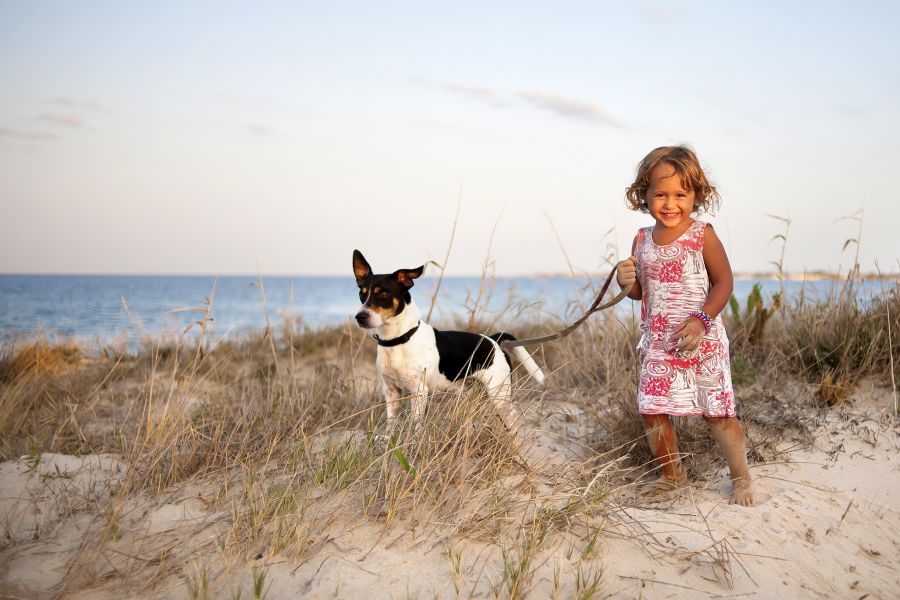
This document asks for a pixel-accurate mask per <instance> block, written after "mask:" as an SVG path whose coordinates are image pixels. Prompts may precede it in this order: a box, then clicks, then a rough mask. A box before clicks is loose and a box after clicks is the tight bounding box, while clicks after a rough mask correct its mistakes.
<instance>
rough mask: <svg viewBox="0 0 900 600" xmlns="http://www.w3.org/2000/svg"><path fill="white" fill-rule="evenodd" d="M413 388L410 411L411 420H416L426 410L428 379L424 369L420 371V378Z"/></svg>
mask: <svg viewBox="0 0 900 600" xmlns="http://www.w3.org/2000/svg"><path fill="white" fill-rule="evenodd" d="M415 390H416V391H415V392H414V393H413V397H412V411H413V421H415V422H418V421H419V419H421V418H422V417H424V416H425V411H427V410H428V380H427V379H426V377H425V372H424V371H423V372H422V378H421V379H420V380H419V381H418V382H417V384H416V387H415Z"/></svg>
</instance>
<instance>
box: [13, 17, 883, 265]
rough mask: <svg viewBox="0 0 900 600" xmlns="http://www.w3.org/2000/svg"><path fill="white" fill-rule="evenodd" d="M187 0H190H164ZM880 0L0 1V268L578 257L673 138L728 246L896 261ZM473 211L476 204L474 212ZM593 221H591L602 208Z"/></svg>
mask: <svg viewBox="0 0 900 600" xmlns="http://www.w3.org/2000/svg"><path fill="white" fill-rule="evenodd" d="M185 4H189V6H183V5H185ZM898 40H900V4H898V3H896V2H855V3H850V2H840V3H832V2H791V3H782V2H758V3H738V2H671V3H670V2H656V3H643V4H641V3H612V2H610V3H606V2H567V3H559V2H554V3H551V2H546V3H527V2H514V3H485V2H455V3H442V4H441V5H438V4H437V3H422V2H417V3H414V2H387V3H374V2H327V3H326V2H321V3H301V2H283V3H274V2H269V3H265V4H264V3H251V2H244V3H236V2H226V3H223V2H207V3H200V2H194V3H182V2H173V3H169V2H156V3H148V4H144V5H143V6H139V5H136V3H120V2H82V3H72V2H27V3H14V2H11V1H9V2H0V81H2V87H0V208H2V214H3V219H2V220H0V272H82V273H83V272H97V273H101V272H117V273H130V272H140V273H154V272H162V273H218V274H225V273H246V272H254V271H255V270H256V264H257V261H258V263H259V265H260V267H261V269H262V270H263V272H266V273H286V274H345V273H349V269H350V255H351V251H352V250H353V249H354V248H359V249H361V250H362V251H363V252H364V253H365V254H366V256H367V257H368V258H370V260H371V262H372V264H373V266H374V267H375V268H376V269H377V270H389V269H394V268H397V267H401V266H405V267H409V266H415V265H417V264H421V263H423V262H425V261H426V260H429V259H436V260H439V261H440V260H442V259H443V256H444V253H445V252H446V247H447V242H448V239H449V235H450V230H451V226H452V221H453V216H454V214H455V211H456V205H457V199H458V198H459V197H460V191H461V198H462V206H461V215H460V218H459V222H458V224H457V231H456V241H455V243H454V249H453V253H452V255H451V258H450V261H449V264H448V273H449V274H455V275H464V274H473V273H478V272H480V269H481V266H482V263H483V261H484V258H485V255H486V251H487V248H488V243H489V240H490V234H491V230H492V228H493V227H494V225H495V223H497V229H496V235H495V236H494V238H493V245H492V250H491V258H492V259H493V260H494V261H495V265H496V269H497V272H498V273H499V274H529V273H535V272H557V271H564V270H566V269H567V265H566V262H565V258H564V256H563V254H562V252H561V250H560V247H559V244H558V243H557V241H556V237H555V235H554V233H553V230H552V228H551V226H550V224H549V221H548V218H547V215H549V217H550V218H552V220H553V222H554V223H555V226H556V229H557V231H558V232H559V235H560V237H561V238H562V239H563V242H564V244H565V247H566V250H567V252H568V254H569V257H570V258H571V260H572V262H573V264H574V265H575V266H576V267H577V268H579V269H585V270H590V271H595V270H598V269H600V268H602V266H603V257H604V256H605V255H606V254H607V253H608V252H609V244H614V245H617V247H618V250H619V253H620V254H622V255H626V254H627V252H628V249H629V247H630V242H631V238H632V237H633V235H634V232H635V231H636V229H637V228H638V227H640V226H642V225H648V224H650V223H651V221H649V217H647V216H645V215H639V214H635V213H631V212H630V211H628V210H626V208H625V205H624V200H623V191H624V189H625V187H626V186H627V185H628V184H629V183H630V182H631V180H632V177H633V175H634V169H635V166H636V165H637V163H638V162H639V161H640V159H641V158H642V157H643V156H644V155H645V154H646V153H647V152H648V151H649V150H651V149H652V148H654V147H655V146H659V145H665V144H672V143H689V144H691V145H692V146H693V147H694V148H695V150H696V151H697V153H698V155H699V156H700V158H701V161H702V162H703V164H704V166H705V167H706V168H707V172H708V175H709V176H710V177H711V178H712V179H713V180H714V181H715V182H716V183H717V184H718V185H719V188H720V191H721V193H722V197H723V205H722V209H721V210H720V212H719V214H718V215H716V216H715V217H712V218H710V219H709V220H710V221H711V222H712V223H713V224H714V225H715V226H716V227H717V229H718V230H719V232H720V235H721V237H722V238H723V240H724V241H725V245H726V249H727V250H728V251H729V257H730V259H731V262H732V265H733V267H734V268H735V269H737V270H757V269H766V270H767V269H770V268H771V266H770V265H769V264H768V262H769V261H770V260H772V259H775V258H777V255H778V251H779V248H778V245H777V244H770V243H769V241H770V239H771V238H772V236H773V235H775V234H776V233H779V232H780V228H781V226H780V224H779V223H777V222H776V221H774V220H772V219H770V218H768V217H766V216H765V215H766V213H777V214H780V215H783V216H786V217H790V218H791V219H792V221H793V222H792V225H791V232H790V236H789V241H788V247H787V253H786V268H787V269H789V270H793V271H801V270H803V269H804V268H806V269H820V268H830V269H835V268H838V267H843V268H844V269H846V268H848V267H849V266H850V265H851V263H852V260H853V251H854V248H853V247H852V246H851V247H850V248H848V249H847V250H846V251H843V252H842V246H843V244H844V241H845V240H846V239H847V238H848V237H854V236H855V235H856V224H855V223H853V222H851V221H847V220H840V219H841V217H844V216H846V215H850V214H853V213H855V212H856V211H858V210H859V209H865V213H864V214H865V217H864V227H863V236H862V247H861V262H862V268H863V269H864V270H874V269H875V261H876V260H877V261H878V262H879V264H880V266H881V268H882V270H892V271H896V270H897V269H898V265H897V258H898V254H900V252H898V249H900V242H898V241H897V235H896V233H895V232H894V229H893V226H894V224H895V223H894V222H893V221H890V218H891V217H892V216H893V214H894V210H893V207H894V206H895V205H896V204H897V191H896V189H895V188H894V187H893V185H892V183H893V181H892V174H893V173H894V172H895V171H896V170H897V167H896V165H898V164H900V111H898V108H897V107H898V106H900V41H898ZM498 219H499V222H498ZM611 228H614V234H611V235H606V233H607V231H609V230H610V229H611Z"/></svg>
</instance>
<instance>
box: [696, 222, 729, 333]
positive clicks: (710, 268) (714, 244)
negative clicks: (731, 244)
mask: <svg viewBox="0 0 900 600" xmlns="http://www.w3.org/2000/svg"><path fill="white" fill-rule="evenodd" d="M703 261H704V262H705V263H706V272H707V274H708V275H709V294H708V295H707V296H706V303H704V305H703V310H704V311H705V312H706V313H708V314H709V316H711V317H712V318H713V319H715V318H716V316H717V315H718V314H719V313H720V312H722V310H723V309H724V308H725V305H726V304H728V299H729V298H731V292H732V291H733V290H734V275H733V274H732V272H731V265H730V264H728V255H726V254H725V247H724V246H723V245H722V242H721V240H719V236H718V235H716V232H715V230H714V229H713V228H712V225H709V224H707V225H706V231H705V232H704V242H703Z"/></svg>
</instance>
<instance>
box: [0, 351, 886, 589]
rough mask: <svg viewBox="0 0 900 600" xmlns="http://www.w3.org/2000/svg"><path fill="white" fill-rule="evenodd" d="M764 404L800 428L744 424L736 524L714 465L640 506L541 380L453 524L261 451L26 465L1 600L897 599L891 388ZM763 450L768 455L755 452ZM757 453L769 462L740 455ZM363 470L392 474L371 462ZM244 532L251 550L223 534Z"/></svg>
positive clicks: (208, 392) (619, 469)
mask: <svg viewBox="0 0 900 600" xmlns="http://www.w3.org/2000/svg"><path fill="white" fill-rule="evenodd" d="M336 356H337V354H335V353H333V352H328V351H323V352H320V353H318V354H313V355H310V356H307V357H306V358H304V359H303V360H302V361H300V362H299V363H298V364H297V365H296V366H297V369H296V372H297V373H300V374H302V375H300V377H301V378H302V377H312V378H315V377H317V376H320V375H321V373H322V372H323V369H327V368H337V367H336V365H337V364H339V363H340V361H339V360H337V358H336ZM356 368H357V371H356V375H357V377H358V378H359V382H360V384H361V385H362V386H364V387H365V386H370V385H371V384H372V375H373V373H372V369H371V365H370V364H367V363H366V362H365V361H360V362H359V363H357V367H356ZM121 385H126V386H127V385H131V384H129V383H128V382H125V383H122V384H121ZM301 385H304V383H303V382H302V379H301ZM181 391H185V390H181ZM219 392H220V390H218V389H216V388H215V387H214V386H212V385H208V386H206V387H205V388H203V389H201V388H200V387H198V386H196V385H194V386H192V387H191V394H181V393H180V392H179V391H177V390H176V391H175V392H174V393H171V394H168V395H164V396H161V398H164V399H165V402H163V403H162V404H160V406H159V407H157V409H155V410H151V412H150V413H148V414H147V415H146V416H147V417H148V418H150V419H151V420H153V421H154V422H155V423H156V425H157V426H162V425H163V424H165V423H166V422H167V420H168V421H172V420H179V419H181V421H180V422H181V423H182V424H184V423H190V422H191V421H190V420H191V419H192V418H196V415H198V414H200V413H202V412H203V411H204V410H206V409H207V408H208V407H209V405H210V403H212V402H216V401H217V400H216V398H217V394H218V393H219ZM739 392H741V390H740V389H739ZM743 393H744V395H745V396H746V395H752V394H759V390H758V389H756V388H753V389H751V390H743ZM767 393H768V397H769V399H770V400H771V401H772V402H777V403H780V405H781V407H782V409H781V410H785V411H787V412H783V413H780V414H782V417H783V415H785V414H790V415H792V417H791V419H793V422H799V421H802V422H804V423H807V424H808V428H807V430H806V431H797V430H794V429H792V428H791V425H790V422H789V421H791V420H790V419H783V422H782V423H781V428H780V429H778V428H776V429H775V430H773V428H772V427H771V426H768V424H767V423H766V420H767V419H771V418H772V417H773V415H774V414H775V413H773V412H766V411H755V412H754V414H753V415H751V416H750V417H749V418H746V419H745V426H746V428H747V432H748V445H749V446H750V448H751V458H752V459H754V460H753V461H752V462H751V468H752V473H753V475H754V477H755V481H756V495H757V506H755V507H753V508H744V507H738V506H729V505H728V503H727V494H728V491H729V485H730V483H729V478H728V475H727V469H725V468H723V466H722V465H721V464H717V463H716V458H715V456H714V455H713V456H710V455H706V456H698V457H694V462H689V463H688V464H689V466H690V468H691V472H692V478H691V480H690V482H689V485H687V486H686V487H684V488H682V489H680V490H677V491H675V492H672V493H671V494H670V495H668V496H666V497H664V498H663V499H661V500H658V501H648V500H647V499H646V498H643V497H642V496H641V495H640V494H639V493H637V490H638V488H639V484H640V474H637V475H636V472H635V469H634V468H633V466H632V467H631V468H625V465H626V463H627V456H624V455H622V454H621V453H618V454H617V455H616V456H617V457H615V458H614V457H613V455H612V454H609V453H606V454H604V453H602V452H600V451H599V450H598V448H601V447H602V445H603V444H602V443H600V442H599V441H600V440H602V438H603V437H604V436H605V435H607V434H605V433H604V426H603V420H604V418H606V417H607V416H609V415H610V414H611V413H610V411H613V410H615V406H614V405H609V406H608V407H607V408H600V405H599V404H598V403H597V401H596V400H594V401H586V400H585V399H583V398H579V397H578V394H577V393H573V391H572V390H569V389H566V388H562V387H556V386H554V385H553V383H552V381H551V383H550V384H549V385H548V388H547V389H546V390H544V391H542V392H541V393H540V394H535V393H531V394H530V395H529V394H523V395H525V396H526V397H527V399H526V400H525V401H524V403H523V405H522V407H523V412H524V414H525V419H526V425H525V426H524V428H523V433H522V435H521V436H520V437H519V439H518V440H517V443H518V444H519V445H518V446H517V448H518V453H519V458H518V459H516V460H515V461H513V462H511V463H510V464H509V465H508V466H507V467H504V469H503V470H502V472H500V473H499V475H498V477H497V478H496V480H492V485H490V486H484V487H482V488H481V489H479V486H477V485H473V481H475V480H472V479H467V478H462V479H461V480H459V481H457V480H454V483H453V485H452V486H450V488H448V489H447V490H446V491H445V493H446V494H451V493H452V494H454V495H456V494H458V495H460V496H462V497H463V499H462V500H460V502H459V504H458V510H453V511H442V510H441V509H440V505H441V502H442V500H441V499H440V498H432V499H431V500H430V502H431V503H432V506H430V507H427V506H424V507H423V506H419V507H413V509H412V510H411V511H409V512H407V511H404V510H396V511H395V510H391V509H387V508H384V506H381V507H380V506H379V503H378V501H377V500H376V501H374V502H373V501H368V502H366V501H364V502H363V503H362V504H360V502H359V499H358V498H355V497H354V494H353V488H352V486H351V487H347V488H344V489H337V488H336V487H335V486H333V485H331V483H333V482H331V483H329V481H328V478H327V477H322V478H319V479H318V483H317V482H316V477H313V478H311V479H304V480H303V482H302V483H300V484H299V485H298V486H296V487H293V483H292V482H295V481H298V480H297V479H296V477H297V471H296V469H297V468H298V467H297V466H296V464H291V463H290V462H289V461H288V460H287V459H285V456H288V454H278V453H277V452H275V449H274V448H273V449H272V451H273V459H272V460H270V461H267V462H265V463H263V464H260V465H258V467H257V468H255V469H254V470H253V474H252V477H253V479H254V480H253V482H252V483H251V482H248V475H247V471H246V470H243V471H242V470H241V465H237V464H235V465H226V466H225V467H223V468H219V469H215V470H211V471H210V472H209V473H203V472H198V473H196V474H194V475H192V476H190V477H187V478H185V480H184V481H182V482H180V483H178V484H176V485H170V486H165V487H162V488H158V489H152V488H149V487H143V488H135V487H134V486H133V484H128V483H127V482H128V481H129V477H130V475H132V474H131V473H130V470H132V469H135V468H136V466H135V464H134V462H130V461H129V459H128V458H126V457H124V456H122V455H119V454H116V453H105V454H87V455H82V456H74V455H70V454H62V453H50V452H44V453H33V454H30V455H26V456H22V457H21V458H18V459H13V460H8V461H6V462H4V463H2V465H0V519H2V524H3V528H4V541H3V545H2V551H0V581H2V584H0V585H2V587H0V594H2V597H4V598H79V599H88V598H91V599H106V598H110V599H111V598H207V597H208V598H238V597H241V598H252V597H266V598H270V599H281V598H297V597H306V598H364V597H365V598H398V597H419V598H424V597H429V598H431V597H437V598H453V597H464V598H468V597H473V598H494V597H502V598H507V597H512V598H516V597H529V598H548V597H558V598H570V597H579V598H591V597H593V598H637V597H643V598H718V597H751V598H776V597H777V598H819V597H842V598H891V597H893V596H894V594H895V592H896V590H897V589H898V587H900V561H898V556H900V553H898V544H900V512H898V511H900V507H898V505H897V502H896V500H895V498H896V497H897V494H898V493H900V478H898V476H897V475H898V473H897V471H898V465H900V456H898V452H900V429H898V427H897V425H896V423H895V421H893V420H892V418H891V411H892V410H893V405H892V402H893V400H892V393H891V390H890V389H889V388H887V387H885V386H884V385H883V384H879V383H877V382H874V381H871V380H870V381H866V382H863V383H861V384H860V385H858V386H856V388H855V389H854V391H853V393H852V395H851V396H850V397H849V398H847V399H846V401H844V402H843V403H842V404H840V405H839V406H835V407H826V408H823V407H821V406H819V405H817V404H816V403H815V399H814V393H815V388H814V386H810V385H805V384H799V383H796V384H792V385H787V386H784V388H783V389H776V390H768V392H767ZM739 395H740V394H739ZM601 404H602V402H601ZM97 408H98V411H97V413H96V416H97V420H98V422H97V423H93V424H92V423H88V422H83V423H82V426H83V427H85V428H90V427H101V428H102V423H99V421H102V415H103V414H104V412H105V411H103V410H100V409H99V407H97ZM776 412H777V411H776ZM259 426H260V427H265V424H264V423H260V424H259ZM773 431H779V435H778V438H779V439H778V441H777V443H775V444H771V443H769V442H765V440H764V438H766V436H771V435H772V432H773ZM365 438H366V432H365V430H361V429H354V428H352V427H348V428H339V429H331V430H328V431H327V432H323V433H321V434H319V435H318V436H317V437H316V438H315V439H311V440H307V442H306V444H305V446H304V447H305V448H306V450H305V452H310V453H312V454H315V453H316V452H326V453H327V452H328V451H329V449H333V448H336V447H339V446H338V444H349V445H348V446H346V447H350V445H352V444H354V443H365ZM764 442H765V443H764ZM637 443H638V444H640V443H642V442H641V440H637ZM767 444H768V445H767ZM376 446H377V444H376ZM762 446H766V448H768V449H767V450H766V451H765V452H756V451H755V450H754V448H757V447H762ZM341 447H344V446H341ZM281 450H284V449H283V448H282V449H281ZM375 452H376V454H377V453H378V452H380V453H381V454H382V455H383V456H388V457H390V455H391V452H390V448H388V447H385V446H383V447H381V448H380V449H379V448H377V447H376V449H375ZM276 455H277V456H278V458H275V456H276ZM623 456H624V457H623ZM307 460H308V462H309V463H310V464H315V463H316V459H314V458H312V457H309V458H308V459H307ZM645 470H646V469H645ZM418 477H425V474H424V473H420V474H418ZM129 485H131V487H132V489H131V490H129V491H128V493H124V490H125V487H127V486H129ZM338 487H339V486H338ZM276 488H278V489H286V490H292V492H291V493H294V494H296V495H297V496H298V498H296V502H293V501H291V502H287V503H286V504H284V505H283V506H281V508H280V509H279V511H280V512H279V511H276V513H277V514H276V513H271V512H270V513H266V514H267V515H268V516H265V517H264V516H263V513H264V512H265V511H262V510H261V511H260V512H257V513H256V516H257V517H259V518H260V520H259V521H258V522H256V523H249V524H248V523H246V522H245V521H246V519H247V518H248V515H251V516H252V511H249V512H248V511H247V509H248V507H249V506H250V505H252V504H253V503H254V502H257V501H259V502H261V501H262V498H263V497H265V495H266V494H271V492H272V490H273V489H276ZM238 489H240V491H239V492H238V491H237V490H238ZM255 490H260V491H258V492H257V491H255ZM261 490H265V491H261ZM257 493H259V494H260V495H259V496H257V495H256V494H257ZM301 496H302V499H301V498H300V497H301ZM348 508H349V510H348ZM278 514H280V515H282V516H286V517H292V518H288V519H286V520H284V521H282V525H281V526H284V527H292V528H294V531H292V532H291V534H290V535H286V536H282V538H281V539H284V540H290V541H285V542H284V543H282V544H280V545H279V544H278V543H274V540H277V539H279V538H278V535H273V529H277V528H278V527H279V525H278V522H279V520H278ZM248 526H249V527H250V529H251V534H250V535H249V536H248V535H246V533H247V532H246V530H244V531H242V532H239V531H238V530H239V529H241V528H246V527H248ZM238 537H240V538H241V539H240V541H239V542H236V541H235V540H236V539H237V538H238ZM254 586H256V589H255V591H254Z"/></svg>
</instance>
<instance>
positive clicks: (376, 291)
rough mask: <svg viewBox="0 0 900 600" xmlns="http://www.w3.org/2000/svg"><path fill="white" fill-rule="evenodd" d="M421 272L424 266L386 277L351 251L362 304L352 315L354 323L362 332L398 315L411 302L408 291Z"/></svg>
mask: <svg viewBox="0 0 900 600" xmlns="http://www.w3.org/2000/svg"><path fill="white" fill-rule="evenodd" d="M424 271H425V265H422V266H421V267H419V268H418V269H398V270H397V271H394V272H393V273H390V274H387V275H376V274H374V273H372V267H370V266H369V263H368V262H366V259H365V258H364V257H363V255H362V253H361V252H360V251H359V250H354V251H353V274H354V275H355V276H356V285H358V286H359V301H360V302H362V309H361V310H360V311H359V312H358V313H356V322H357V324H358V325H359V326H360V327H362V328H363V329H372V328H374V327H378V326H379V325H381V324H383V323H384V322H385V321H387V320H388V319H390V318H391V317H395V316H397V315H399V314H400V313H402V312H403V309H404V308H406V305H407V304H409V303H410V302H412V296H410V294H409V289H410V288H411V287H412V286H413V280H414V279H416V278H417V277H420V276H421V275H422V273H423V272H424Z"/></svg>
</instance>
